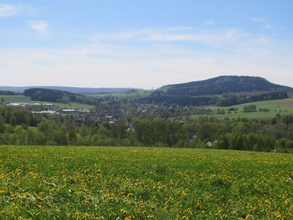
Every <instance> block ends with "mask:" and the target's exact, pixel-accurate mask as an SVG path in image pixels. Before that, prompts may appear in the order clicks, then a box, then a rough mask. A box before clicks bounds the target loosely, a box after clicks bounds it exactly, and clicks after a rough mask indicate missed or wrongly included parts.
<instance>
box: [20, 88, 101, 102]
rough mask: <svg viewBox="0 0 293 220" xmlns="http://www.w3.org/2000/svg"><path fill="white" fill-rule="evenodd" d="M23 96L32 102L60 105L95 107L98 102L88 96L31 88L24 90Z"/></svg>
mask: <svg viewBox="0 0 293 220" xmlns="http://www.w3.org/2000/svg"><path fill="white" fill-rule="evenodd" d="M23 94H24V95H25V96H28V97H30V98H31V100H33V101H45V102H60V103H70V102H76V103H83V104H88V105H96V104H97V103H98V100H97V99H95V98H92V97H89V96H85V95H81V94H77V93H71V92H66V91H61V90H55V89H43V88H31V89H26V90H24V92H23Z"/></svg>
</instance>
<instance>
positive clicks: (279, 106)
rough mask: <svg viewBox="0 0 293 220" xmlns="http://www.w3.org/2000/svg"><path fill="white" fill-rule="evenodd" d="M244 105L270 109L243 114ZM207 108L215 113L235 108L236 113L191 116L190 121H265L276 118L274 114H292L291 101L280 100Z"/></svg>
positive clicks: (292, 103) (289, 99)
mask: <svg viewBox="0 0 293 220" xmlns="http://www.w3.org/2000/svg"><path fill="white" fill-rule="evenodd" d="M245 105H256V109H257V110H258V109H260V108H262V109H264V108H266V109H270V111H269V112H259V111H257V112H251V113H244V112H243V109H244V106H245ZM207 107H208V108H211V109H212V110H214V111H216V110H217V109H220V110H225V112H227V110H228V109H230V108H237V109H238V111H239V112H238V113H234V114H214V115H192V119H198V118H199V117H202V116H207V117H211V116H212V117H215V118H219V119H224V118H226V117H228V118H231V119H232V118H238V117H241V118H242V117H245V118H247V119H259V120H266V119H272V118H274V117H275V116H276V114H281V115H282V114H292V113H293V99H292V98H288V99H281V100H270V101H261V102H250V103H245V104H241V105H234V106H229V107H219V106H207Z"/></svg>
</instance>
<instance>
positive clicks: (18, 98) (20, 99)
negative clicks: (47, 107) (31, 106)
mask: <svg viewBox="0 0 293 220" xmlns="http://www.w3.org/2000/svg"><path fill="white" fill-rule="evenodd" d="M1 98H3V99H4V100H5V102H7V103H9V102H14V103H26V102H31V103H40V104H54V105H55V106H57V107H60V108H70V107H74V108H80V109H83V108H86V109H90V108H93V107H94V106H92V105H86V104H81V103H74V102H72V103H69V104H64V103H57V102H43V101H31V100H30V97H26V96H24V95H0V99H1Z"/></svg>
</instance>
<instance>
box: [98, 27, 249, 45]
mask: <svg viewBox="0 0 293 220" xmlns="http://www.w3.org/2000/svg"><path fill="white" fill-rule="evenodd" d="M250 36H251V34H250V33H247V32H244V31H242V30H241V29H235V28H231V29H215V30H207V29H201V30H200V29H196V28H190V27H187V28H183V27H181V28H168V29H161V30H160V29H143V30H138V31H122V32H118V33H111V34H97V35H95V36H94V39H95V40H96V41H97V42H100V43H101V42H103V41H107V42H109V41H110V43H111V41H121V42H122V41H127V40H131V42H134V41H143V42H144V43H160V42H161V43H162V42H166V43H168V42H176V41H178V42H179V41H180V42H189V43H191V42H192V43H198V44H204V45H207V46H216V47H219V46H222V47H224V46H228V45H231V44H234V45H235V46H236V45H237V44H238V43H239V42H241V41H242V40H245V39H248V38H249V37H250Z"/></svg>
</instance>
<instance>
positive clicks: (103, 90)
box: [0, 86, 132, 94]
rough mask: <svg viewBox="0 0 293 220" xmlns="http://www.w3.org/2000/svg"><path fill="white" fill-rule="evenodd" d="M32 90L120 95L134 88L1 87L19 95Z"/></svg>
mask: <svg viewBox="0 0 293 220" xmlns="http://www.w3.org/2000/svg"><path fill="white" fill-rule="evenodd" d="M31 88H40V89H54V90H60V91H66V92H72V93H79V94H89V93H118V92H126V91H129V90H131V89H132V88H82V87H67V86H0V90H3V91H13V92H18V93H23V92H24V90H27V89H31Z"/></svg>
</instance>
